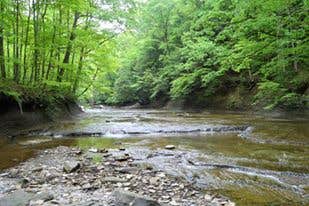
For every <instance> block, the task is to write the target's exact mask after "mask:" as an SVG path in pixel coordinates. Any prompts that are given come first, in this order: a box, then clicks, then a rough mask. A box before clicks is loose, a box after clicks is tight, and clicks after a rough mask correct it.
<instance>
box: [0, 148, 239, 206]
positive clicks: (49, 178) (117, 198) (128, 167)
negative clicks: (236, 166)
mask: <svg viewBox="0 0 309 206" xmlns="http://www.w3.org/2000/svg"><path fill="white" fill-rule="evenodd" d="M167 149H169V150H170V149H174V147H173V146H172V145H169V146H167ZM153 155H156V154H153ZM148 156H149V157H148V158H151V154H148ZM0 205H1V206H15V205H16V206H17V205H18V206H22V205H33V206H34V205H80V206H88V205H89V206H90V205H102V206H112V205H115V206H129V205H130V206H160V205H162V206H163V205H172V206H176V205H183V206H207V205H213V206H217V205H218V206H219V205H220V206H232V205H235V204H234V203H233V202H231V201H230V200H229V199H228V198H226V197H224V196H221V195H218V194H210V193H206V192H205V191H203V190H202V189H201V188H198V187H196V186H195V185H194V184H192V183H190V182H188V181H186V180H185V179H183V178H181V177H177V176H171V175H169V174H166V173H165V172H164V171H162V170H160V169H158V168H155V167H153V166H152V165H150V164H147V163H145V162H142V161H140V160H139V159H137V158H136V157H133V156H132V155H131V154H129V153H128V152H127V151H126V149H125V148H118V149H110V150H105V149H96V148H91V149H89V150H88V149H87V150H81V149H79V148H77V147H64V146H60V147H57V148H53V149H47V150H43V151H41V152H40V153H39V154H38V155H37V156H36V157H35V158H31V159H29V160H28V161H26V162H24V163H21V164H19V165H18V166H16V167H14V168H10V169H7V170H5V171H3V172H2V173H1V174H0Z"/></svg>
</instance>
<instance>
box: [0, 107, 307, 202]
mask: <svg viewBox="0 0 309 206" xmlns="http://www.w3.org/2000/svg"><path fill="white" fill-rule="evenodd" d="M119 142H125V143H128V144H129V145H131V147H133V148H134V147H138V148H149V149H150V150H151V151H153V152H158V151H165V150H162V149H164V147H165V145H167V144H173V145H175V146H176V147H177V149H176V150H175V151H173V154H174V156H173V157H171V156H169V155H167V156H165V155H161V156H160V155H158V156H157V157H153V158H148V159H145V160H144V161H146V162H150V163H152V164H154V165H155V166H156V167H158V168H160V169H163V170H166V171H167V172H169V173H171V174H174V175H177V176H183V177H184V178H187V179H188V181H192V182H193V183H194V184H197V185H198V186H200V187H202V188H204V189H205V190H211V191H215V192H218V193H222V194H225V195H227V196H228V197H230V198H231V199H232V200H234V201H236V202H237V203H238V205H306V204H309V199H308V198H309V196H308V192H309V164H308V163H309V119H308V117H307V116H306V115H302V114H298V115H290V114H288V115H282V114H269V115H267V116H266V115H259V114H252V113H228V112H219V111H207V112H184V111H167V110H126V109H111V108H105V109H90V110H87V111H86V113H84V114H81V115H80V116H78V117H77V118H76V119H74V120H69V121H63V122H59V123H55V124H52V125H45V126H44V127H42V128H41V129H40V130H35V131H32V132H31V134H30V135H26V136H22V137H16V138H14V139H5V138H0V169H4V168H7V167H10V166H13V165H15V164H17V163H18V162H20V161H24V160H25V159H27V158H29V157H32V156H33V155H35V153H36V151H38V150H41V149H44V148H49V147H55V146H58V145H68V146H69V145H72V146H80V147H83V148H89V147H102V148H103V147H105V148H110V147H116V146H117V144H118V143H119ZM129 145H128V147H129ZM129 151H130V150H129ZM136 151H137V150H134V149H132V151H131V152H132V155H138V154H135V153H136ZM134 152H135V153H134ZM178 153H179V154H178ZM177 155H178V156H177ZM175 157H177V158H176V159H174V158H175Z"/></svg>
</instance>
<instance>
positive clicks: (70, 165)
mask: <svg viewBox="0 0 309 206" xmlns="http://www.w3.org/2000/svg"><path fill="white" fill-rule="evenodd" d="M80 166H81V165H80V163H79V162H77V161H70V162H68V161H67V162H65V163H64V166H63V171H64V172H66V173H72V172H75V171H76V170H78V169H79V168H80Z"/></svg>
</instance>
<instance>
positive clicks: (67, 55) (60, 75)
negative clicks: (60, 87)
mask: <svg viewBox="0 0 309 206" xmlns="http://www.w3.org/2000/svg"><path fill="white" fill-rule="evenodd" d="M78 19H79V13H78V12H75V14H74V20H73V25H72V30H71V34H70V38H69V41H68V44H67V47H66V51H65V54H64V58H63V65H66V64H68V63H69V61H70V55H71V51H72V44H73V41H74V39H75V38H76V34H75V30H76V27H77V21H78ZM63 74H64V68H63V66H62V67H60V70H59V73H58V77H57V81H59V82H61V81H62V78H63Z"/></svg>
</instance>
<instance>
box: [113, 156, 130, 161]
mask: <svg viewBox="0 0 309 206" xmlns="http://www.w3.org/2000/svg"><path fill="white" fill-rule="evenodd" d="M128 159H130V157H129V156H128V155H119V156H115V160H116V161H119V162H123V161H127V160H128Z"/></svg>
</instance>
